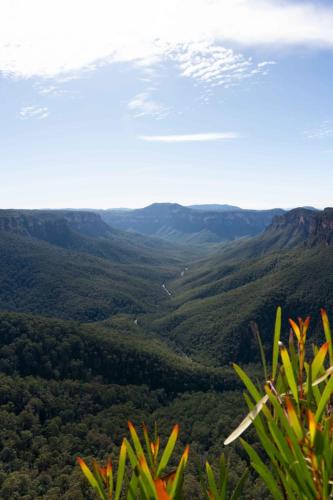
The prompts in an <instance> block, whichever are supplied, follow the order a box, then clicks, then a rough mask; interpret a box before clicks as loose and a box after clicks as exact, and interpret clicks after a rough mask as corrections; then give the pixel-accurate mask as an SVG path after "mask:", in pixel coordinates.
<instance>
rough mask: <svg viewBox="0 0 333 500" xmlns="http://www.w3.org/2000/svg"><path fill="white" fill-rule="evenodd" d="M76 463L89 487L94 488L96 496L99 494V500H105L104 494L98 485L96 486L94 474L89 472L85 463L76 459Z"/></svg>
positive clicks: (80, 459)
mask: <svg viewBox="0 0 333 500" xmlns="http://www.w3.org/2000/svg"><path fill="white" fill-rule="evenodd" d="M77 462H78V464H79V466H80V467H81V470H82V472H83V474H84V475H85V476H86V478H87V479H88V481H89V484H90V486H92V488H94V489H95V490H96V491H97V492H98V494H99V496H100V498H102V500H107V497H106V494H105V492H104V491H103V490H102V489H101V488H100V485H99V484H98V481H97V479H96V478H95V476H94V474H93V473H92V472H91V470H90V469H89V467H88V466H87V464H86V463H85V461H84V460H82V458H80V457H78V458H77Z"/></svg>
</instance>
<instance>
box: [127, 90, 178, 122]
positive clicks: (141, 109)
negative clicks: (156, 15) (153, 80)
mask: <svg viewBox="0 0 333 500" xmlns="http://www.w3.org/2000/svg"><path fill="white" fill-rule="evenodd" d="M127 107H128V109H129V110H130V111H132V112H133V113H134V116H135V117H137V118H138V117H142V116H147V115H148V116H152V117H153V118H156V119H157V120H160V119H162V118H165V117H166V116H167V115H168V114H169V112H170V110H169V108H168V107H167V106H164V105H163V104H161V103H160V102H157V101H154V100H153V99H152V98H151V96H150V93H149V92H142V93H140V94H137V95H136V96H134V97H133V99H132V100H131V101H130V102H129V103H128V104H127Z"/></svg>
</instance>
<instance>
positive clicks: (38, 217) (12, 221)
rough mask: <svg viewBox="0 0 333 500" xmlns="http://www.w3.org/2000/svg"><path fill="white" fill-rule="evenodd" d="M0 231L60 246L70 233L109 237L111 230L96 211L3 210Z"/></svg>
mask: <svg viewBox="0 0 333 500" xmlns="http://www.w3.org/2000/svg"><path fill="white" fill-rule="evenodd" d="M0 231H10V232H14V233H19V234H22V235H24V236H31V237H34V238H38V239H42V240H46V241H49V242H50V241H51V242H53V243H57V242H58V240H59V238H60V239H63V238H66V235H68V233H72V232H75V233H78V234H80V235H81V236H88V237H93V238H98V237H104V236H107V235H108V234H110V232H111V228H110V227H109V226H108V225H107V224H106V223H105V222H103V221H102V219H101V218H100V217H99V215H98V214H96V213H93V212H82V211H70V210H59V211H58V210H53V211H51V210H50V211H48V210H0Z"/></svg>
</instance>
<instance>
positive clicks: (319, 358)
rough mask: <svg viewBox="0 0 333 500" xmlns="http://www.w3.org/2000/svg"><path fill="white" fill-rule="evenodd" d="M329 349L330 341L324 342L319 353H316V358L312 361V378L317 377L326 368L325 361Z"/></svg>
mask: <svg viewBox="0 0 333 500" xmlns="http://www.w3.org/2000/svg"><path fill="white" fill-rule="evenodd" d="M327 351H328V342H326V343H325V344H323V345H322V346H321V348H320V349H319V351H318V352H317V354H316V355H315V358H314V360H313V361H312V364H311V367H312V378H316V376H317V375H318V373H319V372H320V371H321V370H322V369H323V368H324V361H325V358H326V354H327Z"/></svg>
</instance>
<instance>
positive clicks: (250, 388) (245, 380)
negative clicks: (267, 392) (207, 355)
mask: <svg viewBox="0 0 333 500" xmlns="http://www.w3.org/2000/svg"><path fill="white" fill-rule="evenodd" d="M233 367H234V370H235V371H236V373H237V375H238V376H239V378H240V379H241V380H242V382H243V384H244V385H245V387H246V388H247V390H248V391H249V393H250V394H251V396H252V397H253V399H254V400H255V402H256V403H257V402H258V401H260V399H261V398H262V395H261V394H260V393H259V391H258V389H257V388H256V386H255V385H254V383H253V382H252V380H251V379H250V377H249V376H248V375H247V374H246V373H245V372H244V370H242V368H241V367H240V366H238V365H236V364H235V363H234V365H233Z"/></svg>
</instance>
